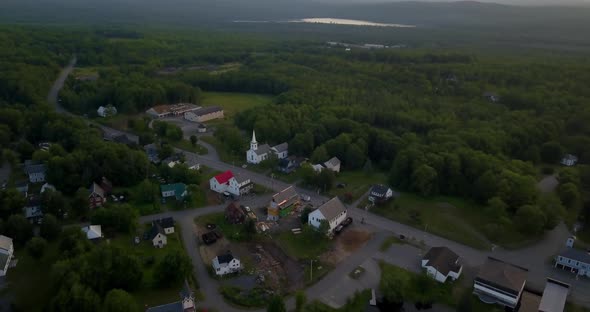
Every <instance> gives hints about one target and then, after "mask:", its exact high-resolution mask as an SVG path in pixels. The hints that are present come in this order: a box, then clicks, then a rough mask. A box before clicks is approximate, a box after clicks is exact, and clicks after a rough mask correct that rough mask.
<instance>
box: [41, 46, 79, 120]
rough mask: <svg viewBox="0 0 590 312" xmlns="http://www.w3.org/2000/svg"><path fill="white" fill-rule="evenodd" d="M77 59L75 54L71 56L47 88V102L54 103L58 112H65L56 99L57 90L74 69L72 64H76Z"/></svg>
mask: <svg viewBox="0 0 590 312" xmlns="http://www.w3.org/2000/svg"><path fill="white" fill-rule="evenodd" d="M77 61H78V59H77V58H76V56H74V57H72V59H71V60H70V63H69V64H68V66H66V67H65V68H64V69H63V70H62V71H61V73H59V76H58V77H57V80H55V82H54V83H53V86H51V89H49V94H47V102H49V104H53V105H55V109H56V111H57V112H58V113H67V112H66V110H65V109H64V108H63V107H62V106H61V105H60V103H59V101H58V100H57V95H58V94H59V90H61V88H62V87H63V86H64V83H65V82H66V79H67V78H68V76H69V75H70V73H71V72H72V70H73V69H74V66H76V62H77Z"/></svg>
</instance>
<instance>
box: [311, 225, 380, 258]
mask: <svg viewBox="0 0 590 312" xmlns="http://www.w3.org/2000/svg"><path fill="white" fill-rule="evenodd" d="M371 235H372V234H371V233H370V232H368V231H366V230H362V229H359V228H354V227H349V228H347V229H345V230H344V231H342V233H340V235H338V236H336V237H335V238H334V245H333V247H332V248H331V249H330V250H329V251H327V252H326V253H324V254H323V255H321V256H320V260H321V261H322V262H325V263H328V264H330V265H332V266H335V265H337V264H338V263H340V262H341V261H342V260H344V259H346V258H347V257H348V256H350V255H351V254H352V253H354V252H355V251H356V250H357V249H359V248H361V247H362V246H364V245H365V243H366V242H368V241H369V239H371Z"/></svg>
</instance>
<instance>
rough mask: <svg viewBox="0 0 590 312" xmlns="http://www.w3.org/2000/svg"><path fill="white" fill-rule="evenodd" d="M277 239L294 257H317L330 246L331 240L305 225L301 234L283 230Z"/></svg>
mask: <svg viewBox="0 0 590 312" xmlns="http://www.w3.org/2000/svg"><path fill="white" fill-rule="evenodd" d="M275 239H276V240H277V241H278V242H279V246H280V247H281V248H282V249H283V251H284V252H285V253H286V254H287V255H289V256H290V257H291V258H293V259H300V260H302V259H316V258H317V257H319V256H320V255H321V254H322V253H324V252H325V251H326V250H328V247H329V246H330V240H329V239H328V238H326V237H325V236H323V235H322V234H320V233H317V232H316V231H315V230H314V229H312V228H309V227H308V226H307V225H304V227H303V231H302V232H301V234H297V235H295V234H293V233H292V232H282V233H280V234H279V235H278V236H277V237H275Z"/></svg>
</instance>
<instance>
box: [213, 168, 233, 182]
mask: <svg viewBox="0 0 590 312" xmlns="http://www.w3.org/2000/svg"><path fill="white" fill-rule="evenodd" d="M233 177H234V174H233V173H232V172H231V171H230V170H228V171H226V172H223V173H220V174H218V175H216V176H215V180H217V183H219V184H225V183H227V182H228V181H229V180H230V179H231V178H233Z"/></svg>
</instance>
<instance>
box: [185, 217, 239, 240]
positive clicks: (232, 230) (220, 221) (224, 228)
mask: <svg viewBox="0 0 590 312" xmlns="http://www.w3.org/2000/svg"><path fill="white" fill-rule="evenodd" d="M195 223H196V224H197V225H199V226H202V227H206V226H207V223H211V224H215V225H216V226H217V230H219V231H220V232H221V234H223V236H224V237H225V238H227V239H229V240H230V241H245V240H247V237H246V235H245V234H244V225H243V224H229V223H227V222H226V221H225V214H224V213H223V212H218V213H212V214H208V215H204V216H200V217H197V218H195Z"/></svg>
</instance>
